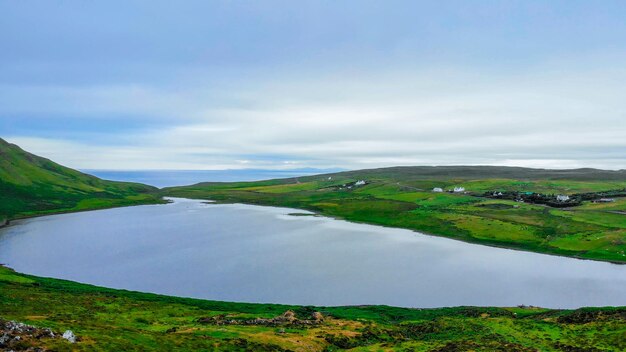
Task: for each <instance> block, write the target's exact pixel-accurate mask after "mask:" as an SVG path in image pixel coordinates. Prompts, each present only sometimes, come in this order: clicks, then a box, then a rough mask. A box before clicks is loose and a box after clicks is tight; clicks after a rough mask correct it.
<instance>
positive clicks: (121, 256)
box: [0, 199, 626, 308]
mask: <svg viewBox="0 0 626 352" xmlns="http://www.w3.org/2000/svg"><path fill="white" fill-rule="evenodd" d="M294 212H297V213H303V211H300V210H294V209H285V208H272V207H260V206H251V205H241V204H233V205H216V204H206V203H203V202H201V201H194V200H184V199H177V200H176V201H175V202H174V203H171V204H167V205H146V206H136V207H129V208H117V209H108V210H99V211H90V212H82V213H73V214H62V215H54V216H46V217H40V218H34V219H28V220H23V221H19V222H16V224H15V225H13V226H10V227H7V228H4V229H2V230H0V262H1V263H5V264H7V265H8V266H10V267H12V268H14V269H16V270H17V271H19V272H24V273H29V274H34V275H39V276H48V277H55V278H62V279H69V280H74V281H79V282H85V283H90V284H96V285H101V286H107V287H113V288H124V289H130V290H137V291H146V292H155V293H162V294H168V295H176V296H185V297H196V298H206V299H213V300H225V301H241V302H268V303H270V302H271V303H289V304H303V305H357V304H387V305H394V306H404V307H440V306H458V305H477V306H513V305H518V304H527V305H536V306H543V307H551V308H573V307H579V306H606V305H626V266H625V265H615V264H609V263H602V262H594V261H585V260H576V259H570V258H563V257H556V256H548V255H541V254H535V253H528V252H520V251H512V250H506V249H500V248H492V247H486V246H480V245H473V244H468V243H464V242H459V241H453V240H449V239H445V238H438V237H432V236H426V235H421V234H419V233H416V232H412V231H408V230H401V229H391V228H384V227H377V226H370V225H363V224H353V223H349V222H345V221H339V220H335V219H330V218H325V217H312V216H292V215H288V214H289V213H294Z"/></svg>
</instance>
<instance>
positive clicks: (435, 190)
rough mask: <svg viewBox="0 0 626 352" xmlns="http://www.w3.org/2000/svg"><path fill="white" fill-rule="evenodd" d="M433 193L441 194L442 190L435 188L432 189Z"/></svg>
mask: <svg viewBox="0 0 626 352" xmlns="http://www.w3.org/2000/svg"><path fill="white" fill-rule="evenodd" d="M433 192H437V193H441V192H443V188H440V187H435V188H433Z"/></svg>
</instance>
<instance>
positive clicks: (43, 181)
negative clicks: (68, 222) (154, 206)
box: [0, 138, 160, 224]
mask: <svg viewBox="0 0 626 352" xmlns="http://www.w3.org/2000/svg"><path fill="white" fill-rule="evenodd" d="M155 191H157V189H156V188H155V187H151V186H147V185H142V184H137V183H127V182H114V181H106V180H102V179H99V178H97V177H95V176H91V175H87V174H84V173H82V172H79V171H76V170H73V169H70V168H67V167H64V166H61V165H59V164H57V163H55V162H53V161H50V160H48V159H45V158H42V157H39V156H37V155H34V154H31V153H28V152H26V151H24V150H22V149H21V148H20V147H18V146H16V145H14V144H10V143H8V142H6V141H5V140H3V139H1V138H0V224H2V223H4V222H5V220H7V219H9V220H10V219H14V218H19V217H25V216H31V215H38V214H46V213H54V212H63V211H76V210H87V209H96V208H105V207H113V206H123V205H132V204H145V203H156V202H160V200H159V198H158V197H157V196H156V195H155V194H154V193H155Z"/></svg>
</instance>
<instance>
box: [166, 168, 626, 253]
mask: <svg viewBox="0 0 626 352" xmlns="http://www.w3.org/2000/svg"><path fill="white" fill-rule="evenodd" d="M357 181H361V182H359V183H357ZM455 187H458V188H461V187H462V188H463V189H464V190H463V191H460V192H456V193H455V192H452V190H453V189H454V188H455ZM434 188H441V189H442V190H443V191H442V192H434V191H433V190H434ZM162 192H163V194H164V195H169V196H179V197H188V198H198V199H212V200H215V201H220V202H241V203H250V204H259V205H272V206H285V207H293V208H301V209H307V210H311V211H314V212H317V213H319V214H323V215H327V216H332V217H337V218H342V219H346V220H350V221H356V222H365V223H370V224H376V225H384V226H393V227H401V228H407V229H412V230H417V231H421V232H426V233H429V234H433V235H439V236H445V237H449V238H453V239H457V240H462V241H467V242H475V243H481V244H487V245H493V246H500V247H507V248H514V249H522V250H529V251H534V252H541V253H550V254H558V255H565V256H573V257H579V258H588V259H597V260H608V261H613V262H619V263H624V262H626V215H625V214H626V198H625V197H623V195H626V171H624V170H620V171H606V170H596V169H575V170H545V169H528V168H519V167H495V166H444V167H421V166H420V167H393V168H382V169H371V170H357V171H347V172H339V173H333V174H325V175H317V176H307V177H299V178H290V179H279V180H267V181H259V182H232V183H215V182H213V183H211V182H208V183H199V184H196V185H192V186H185V187H171V188H165V189H163V190H162ZM499 193H503V195H499V196H495V197H494V196H492V195H493V194H499ZM606 194H610V195H611V196H612V197H614V198H611V199H610V201H607V202H605V203H600V202H594V201H595V200H598V199H602V198H603V197H606ZM557 195H567V196H568V197H570V198H571V199H574V200H576V201H575V202H574V201H563V202H560V201H558V200H557ZM542 202H543V203H542ZM559 202H560V203H559ZM548 205H551V206H548Z"/></svg>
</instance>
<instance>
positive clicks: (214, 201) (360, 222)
mask: <svg viewBox="0 0 626 352" xmlns="http://www.w3.org/2000/svg"><path fill="white" fill-rule="evenodd" d="M175 198H184V197H175ZM186 199H193V198H186ZM197 200H204V201H206V200H209V201H211V203H210V204H244V205H254V206H259V207H274V208H283V209H296V210H304V211H309V212H311V213H313V214H309V216H315V217H326V218H330V219H335V220H341V221H347V222H350V223H354V224H363V225H371V226H380V227H385V228H390V229H402V230H408V231H412V232H414V233H416V234H420V235H425V236H431V237H437V238H446V239H449V240H453V241H460V242H464V243H469V244H475V245H480V246H487V247H492V248H500V249H508V250H511V251H520V252H528V253H535V254H543V255H551V256H555V257H563V258H571V259H578V260H591V261H594V262H601V263H610V264H615V265H626V260H625V261H623V262H620V261H614V260H605V259H596V258H585V257H577V256H573V255H566V254H560V253H553V252H539V251H533V250H530V249H525V248H518V247H509V246H504V245H500V244H498V243H490V242H488V241H471V240H468V239H465V238H455V237H449V236H444V235H438V234H435V233H432V232H426V231H422V230H415V229H411V228H407V227H398V226H389V225H383V224H376V223H371V222H366V221H355V220H348V219H345V218H342V217H339V216H333V215H326V214H323V213H320V212H318V211H315V210H311V209H306V208H296V207H293V206H280V205H275V204H272V205H263V204H258V203H246V202H241V201H232V202H229V201H219V200H212V199H205V198H198V199H197ZM288 215H291V214H288Z"/></svg>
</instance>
